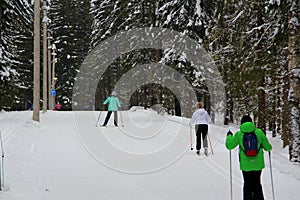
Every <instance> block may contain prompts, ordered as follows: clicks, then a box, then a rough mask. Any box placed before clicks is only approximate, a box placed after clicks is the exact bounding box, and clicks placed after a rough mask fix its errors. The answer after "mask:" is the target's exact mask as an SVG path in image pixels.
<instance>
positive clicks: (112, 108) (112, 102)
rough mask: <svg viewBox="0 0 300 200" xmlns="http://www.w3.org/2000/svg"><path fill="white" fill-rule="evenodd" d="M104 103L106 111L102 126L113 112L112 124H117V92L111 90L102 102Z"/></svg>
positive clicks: (119, 105) (118, 105)
mask: <svg viewBox="0 0 300 200" xmlns="http://www.w3.org/2000/svg"><path fill="white" fill-rule="evenodd" d="M103 104H104V105H106V104H108V112H107V115H106V118H105V121H104V123H103V125H102V126H106V125H107V123H108V121H109V118H110V116H111V113H112V112H114V124H115V126H118V108H119V107H121V104H120V101H119V99H118V97H117V93H116V92H115V91H113V92H112V93H111V96H110V97H108V98H107V99H106V100H105V101H104V102H103Z"/></svg>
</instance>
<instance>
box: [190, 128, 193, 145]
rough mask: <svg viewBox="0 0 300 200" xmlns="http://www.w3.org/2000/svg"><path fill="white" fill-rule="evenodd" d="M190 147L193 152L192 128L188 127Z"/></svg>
mask: <svg viewBox="0 0 300 200" xmlns="http://www.w3.org/2000/svg"><path fill="white" fill-rule="evenodd" d="M190 147H191V150H193V135H192V126H191V125H190Z"/></svg>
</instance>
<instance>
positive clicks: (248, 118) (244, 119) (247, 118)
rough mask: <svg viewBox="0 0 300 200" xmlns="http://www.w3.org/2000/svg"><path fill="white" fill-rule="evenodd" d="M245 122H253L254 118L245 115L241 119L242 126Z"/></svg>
mask: <svg viewBox="0 0 300 200" xmlns="http://www.w3.org/2000/svg"><path fill="white" fill-rule="evenodd" d="M245 122H252V118H251V117H250V116H249V115H244V116H243V117H242V119H241V124H243V123H245Z"/></svg>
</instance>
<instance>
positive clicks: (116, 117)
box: [114, 111, 118, 126]
mask: <svg viewBox="0 0 300 200" xmlns="http://www.w3.org/2000/svg"><path fill="white" fill-rule="evenodd" d="M114 124H115V126H118V111H114Z"/></svg>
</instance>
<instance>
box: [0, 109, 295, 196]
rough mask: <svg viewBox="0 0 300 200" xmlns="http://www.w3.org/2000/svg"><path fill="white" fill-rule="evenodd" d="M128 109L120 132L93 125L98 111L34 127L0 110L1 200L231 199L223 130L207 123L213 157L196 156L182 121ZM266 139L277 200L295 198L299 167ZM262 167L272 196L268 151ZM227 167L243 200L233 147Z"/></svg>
mask: <svg viewBox="0 0 300 200" xmlns="http://www.w3.org/2000/svg"><path fill="white" fill-rule="evenodd" d="M132 111H133V112H129V111H123V112H122V119H123V123H124V127H122V126H120V127H119V128H115V127H113V125H112V124H109V127H107V128H105V127H95V123H96V121H97V117H98V114H99V112H53V111H48V112H47V113H45V114H44V113H41V115H40V116H41V122H40V123H36V122H33V121H32V120H31V118H32V112H30V111H24V112H1V113H0V131H1V134H2V138H3V147H4V153H5V157H4V162H3V164H4V189H3V191H1V192H0V199H1V200H2V199H3V200H70V199H72V200H96V199H105V200H106V199H107V200H113V199H116V200H117V199H122V200H161V199H164V200H182V199H211V200H216V199H230V176H229V166H230V165H229V151H228V150H226V149H225V147H224V142H225V136H226V132H227V130H228V128H229V127H222V126H216V125H210V127H209V135H210V139H211V144H212V146H213V154H212V152H210V155H209V156H208V157H203V156H202V157H198V156H196V154H195V153H194V152H193V151H191V150H190V147H189V138H190V131H189V127H188V126H187V124H188V119H181V118H178V117H170V116H168V117H162V116H160V115H157V114H156V113H155V112H154V111H145V110H141V109H136V110H132ZM105 114H106V113H105V112H103V113H102V114H101V120H100V121H101V122H103V118H104V116H105ZM111 121H112V120H111ZM110 123H111V122H110ZM119 124H120V125H122V122H121V121H120V123H119ZM230 129H231V130H232V131H235V130H236V128H235V127H234V126H231V127H230ZM193 134H194V132H193ZM270 142H271V144H272V145H273V149H274V150H273V151H272V166H273V168H272V169H273V170H272V172H273V180H274V188H275V196H276V199H277V200H280V199H282V200H283V199H284V200H298V199H299V194H298V193H299V192H298V189H299V188H300V165H297V164H293V163H291V162H289V161H288V152H287V149H282V148H281V146H282V143H281V140H280V139H279V138H270ZM265 163H266V168H265V169H264V170H263V174H262V182H263V188H264V194H265V199H272V187H271V178H270V167H269V166H270V165H269V157H268V154H267V153H265ZM232 168H233V169H232V170H233V199H242V176H241V172H240V170H239V164H238V151H237V149H236V150H233V151H232Z"/></svg>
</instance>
